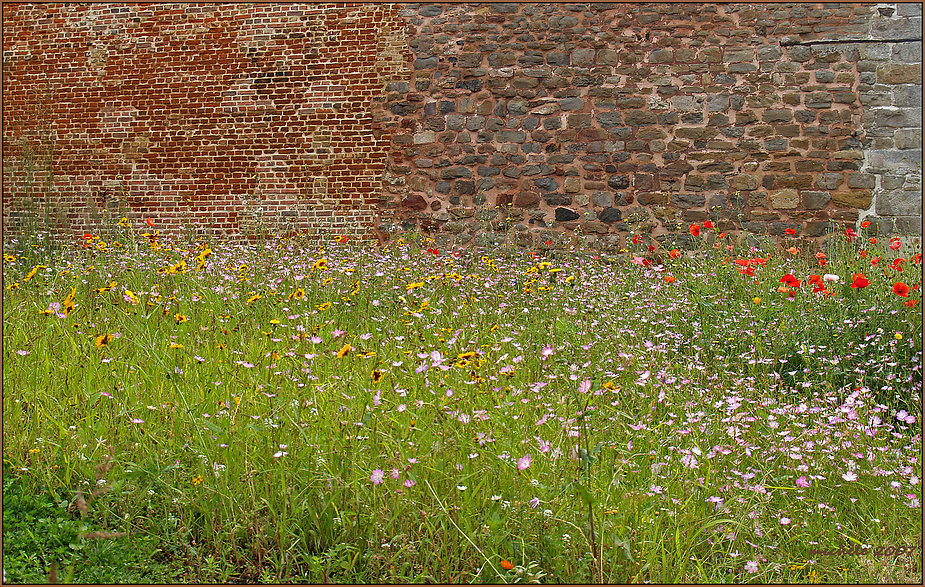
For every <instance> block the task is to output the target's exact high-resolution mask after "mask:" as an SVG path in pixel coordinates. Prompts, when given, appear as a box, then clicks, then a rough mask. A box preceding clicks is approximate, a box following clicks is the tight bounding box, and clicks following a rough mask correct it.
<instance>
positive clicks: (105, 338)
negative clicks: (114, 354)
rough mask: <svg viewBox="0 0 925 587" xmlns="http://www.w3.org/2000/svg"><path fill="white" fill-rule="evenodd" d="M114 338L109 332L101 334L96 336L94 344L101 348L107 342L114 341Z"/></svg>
mask: <svg viewBox="0 0 925 587" xmlns="http://www.w3.org/2000/svg"><path fill="white" fill-rule="evenodd" d="M112 339H113V336H112V335H111V334H108V333H107V334H101V335H99V336H97V337H96V339H95V340H94V341H93V344H95V345H96V348H98V349H101V348H103V347H104V346H106V345H107V344H109V343H110V342H112Z"/></svg>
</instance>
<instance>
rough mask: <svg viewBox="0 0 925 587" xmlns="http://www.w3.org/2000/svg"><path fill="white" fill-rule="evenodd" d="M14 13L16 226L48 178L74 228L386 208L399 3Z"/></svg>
mask: <svg viewBox="0 0 925 587" xmlns="http://www.w3.org/2000/svg"><path fill="white" fill-rule="evenodd" d="M3 21H4V39H3V41H4V45H3V49H4V52H3V74H4V87H3V107H4V108H3V123H4V130H3V146H4V161H3V162H4V178H3V179H4V220H5V223H6V226H7V228H8V229H10V228H12V229H14V230H15V228H16V227H17V225H22V224H23V223H24V222H25V221H26V220H27V219H28V217H29V213H30V211H32V212H34V211H38V212H39V215H40V216H41V215H42V213H43V210H44V208H45V203H44V199H43V197H42V195H43V194H45V193H48V194H50V195H51V206H50V208H51V224H52V228H53V229H65V230H69V231H76V232H82V231H83V230H84V229H93V228H94V227H95V226H97V225H98V223H100V222H102V221H104V220H105V218H106V216H107V212H108V215H109V216H115V217H116V220H118V217H119V216H121V215H123V214H125V215H127V216H128V217H129V218H130V220H131V221H132V222H133V223H134V224H135V225H136V226H137V225H139V224H140V223H141V222H142V219H143V218H146V217H151V218H153V219H155V220H156V221H157V228H158V229H161V230H163V231H165V232H172V233H177V232H182V231H185V230H192V228H193V227H194V226H198V227H199V229H200V230H203V231H208V232H212V233H215V234H227V235H241V234H243V235H253V234H254V233H255V232H257V231H258V229H260V228H261V227H263V228H266V229H271V230H274V231H277V232H279V231H282V232H286V231H290V230H302V231H305V230H315V231H324V232H327V233H333V234H345V233H346V234H349V233H366V232H368V231H369V227H370V225H372V224H373V221H374V217H375V214H376V212H377V207H378V201H379V198H378V196H379V191H380V182H381V177H382V172H383V169H384V166H385V152H386V147H387V144H388V143H387V140H386V139H384V138H383V137H381V136H380V133H377V129H376V126H375V124H374V123H373V118H372V109H373V104H374V103H375V101H376V100H378V99H381V97H382V90H383V88H384V87H385V85H386V84H387V83H388V82H389V81H390V80H391V78H392V77H393V76H396V75H404V73H403V72H404V70H405V69H406V68H407V66H408V64H407V63H406V61H405V57H404V53H403V52H402V48H403V47H404V46H405V41H404V32H405V23H404V21H403V20H401V19H400V18H399V17H398V16H397V11H396V9H395V7H393V6H390V5H386V4H301V5H294V4H276V3H274V4H253V5H249V4H211V3H210V4H153V5H142V4H127V5H121V4H108V3H107V4H4V5H3ZM52 141H53V145H52ZM30 145H31V154H30V153H29V148H30ZM48 154H50V155H51V159H50V161H51V164H50V165H49V163H48V161H49V160H48V159H45V158H44V155H48ZM30 167H31V168H32V172H31V175H30V171H29V168H30ZM48 168H50V169H52V171H53V173H54V177H53V180H52V185H51V186H50V188H48V189H46V186H45V182H44V177H45V173H46V171H47V169H48ZM30 177H31V180H32V181H31V183H32V184H33V185H32V187H31V188H30V187H29V186H28V185H27V184H29V183H30V181H29V180H30ZM30 190H31V194H28V196H29V197H28V198H27V197H26V196H27V193H26V192H28V191H30Z"/></svg>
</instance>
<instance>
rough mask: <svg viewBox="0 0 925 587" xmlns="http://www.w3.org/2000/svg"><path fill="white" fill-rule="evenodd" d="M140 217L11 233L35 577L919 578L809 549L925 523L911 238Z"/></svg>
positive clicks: (21, 458)
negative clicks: (327, 232) (26, 240)
mask: <svg viewBox="0 0 925 587" xmlns="http://www.w3.org/2000/svg"><path fill="white" fill-rule="evenodd" d="M123 225H124V226H115V227H114V229H113V231H112V232H111V233H108V234H107V235H105V236H104V237H102V238H101V237H100V236H99V235H96V236H93V235H88V237H87V238H86V239H81V244H80V245H78V246H77V247H75V248H74V250H73V252H71V251H69V252H68V254H67V255H65V256H63V255H61V254H57V255H49V256H46V255H44V253H43V251H41V250H39V249H36V248H35V247H33V246H24V245H23V244H20V243H17V242H12V243H10V245H8V247H7V254H6V256H5V261H4V269H3V275H4V280H5V282H4V283H5V286H4V292H3V296H4V297H3V323H4V331H3V343H4V344H3V364H4V370H3V383H4V390H5V393H4V395H3V424H4V434H5V438H4V453H3V460H4V570H5V572H6V579H7V581H9V582H14V583H15V582H39V581H42V580H44V579H45V578H47V575H48V573H49V570H50V568H51V565H52V563H56V568H57V574H58V578H59V579H71V580H73V581H75V582H131V581H134V580H136V579H137V580H144V581H155V582H157V581H158V580H164V581H175V582H217V583H226V582H278V583H287V582H350V583H369V582H384V583H390V582H441V583H448V582H454V583H455V582H491V583H512V582H528V581H537V582H561V583H572V582H600V581H603V582H610V583H622V582H643V581H652V582H667V583H680V582H684V583H689V582H696V583H702V582H705V583H714V582H715V583H725V582H754V583H791V582H800V583H806V582H836V583H840V582H904V581H910V582H915V581H921V576H922V568H921V554H920V550H913V551H912V553H911V554H909V553H904V554H895V555H891V556H885V555H875V554H874V553H873V552H872V551H871V552H868V553H866V554H863V555H860V556H859V555H853V554H842V555H831V556H830V555H814V556H811V555H810V551H811V549H816V548H840V547H845V546H850V545H852V544H858V545H868V546H874V547H877V546H894V547H899V546H905V547H912V548H913V549H920V548H921V537H922V534H921V532H922V527H921V484H920V479H921V476H922V465H921V391H922V351H921V349H922V338H921V336H922V334H921V332H922V320H921V313H920V310H921V305H920V303H919V300H920V298H921V282H922V276H921V255H920V254H913V253H914V252H915V251H914V250H913V249H912V246H913V245H910V244H908V243H907V244H902V243H899V242H898V241H897V244H896V245H894V247H895V250H894V249H893V248H888V247H886V246H884V245H885V244H886V243H877V244H873V243H871V242H869V241H868V240H867V239H868V237H869V235H865V234H862V235H861V236H857V237H855V236H852V235H847V236H846V235H844V234H838V235H833V236H832V237H831V239H830V240H829V241H828V242H827V244H826V246H825V254H822V253H821V251H820V250H819V249H816V248H814V247H813V245H812V244H811V243H803V242H799V241H797V240H792V241H787V242H784V243H783V244H781V245H776V246H775V245H767V246H765V247H764V248H755V247H751V248H748V247H746V246H743V245H742V244H741V243H738V242H736V241H733V240H732V238H731V237H729V236H725V235H722V236H721V235H717V234H716V233H715V232H713V231H711V230H708V229H706V228H705V229H704V231H703V233H702V234H701V235H700V236H698V237H695V238H694V239H693V242H694V243H695V248H694V250H692V251H685V252H683V253H678V252H675V253H672V252H671V251H669V250H667V249H662V248H660V247H659V246H658V245H657V243H655V242H652V243H651V249H650V242H649V241H648V239H647V238H645V237H643V236H640V238H639V239H637V241H638V242H636V243H634V244H632V245H630V249H629V250H624V251H622V252H621V253H620V254H618V255H614V256H609V257H608V256H597V255H592V254H565V253H564V251H559V250H548V248H544V250H542V251H534V252H520V253H516V254H510V255H507V256H501V255H495V254H492V253H490V252H486V251H449V250H438V249H437V248H436V246H435V245H434V243H433V242H432V241H429V240H428V239H420V238H415V239H409V240H408V241H407V242H404V241H400V242H398V243H393V244H391V245H389V246H386V247H362V246H353V245H352V244H344V243H341V242H333V243H330V244H328V245H326V246H323V247H320V248H318V247H317V245H316V246H311V245H309V244H306V243H302V242H298V241H296V240H272V241H269V242H267V243H265V244H263V245H262V246H259V247H255V246H246V245H234V244H228V243H224V244H218V243H205V242H201V241H200V242H197V243H194V244H193V245H192V246H181V245H178V244H173V245H172V244H170V243H168V242H165V241H163V240H162V239H159V238H158V237H157V236H155V235H152V234H148V233H145V234H148V236H144V235H142V234H139V233H140V232H141V231H136V230H133V229H132V228H131V227H130V226H128V223H127V222H123ZM145 229H146V230H151V229H150V228H147V227H146V228H145ZM914 246H918V243H915V244H914ZM785 247H786V248H785ZM862 249H863V250H862ZM56 250H57V251H61V250H62V249H60V248H59V249H56ZM816 253H820V254H819V255H817V254H816ZM877 258H879V259H877ZM895 258H904V259H905V261H904V262H899V261H894V259H895ZM874 260H876V264H872V261H874ZM823 264H824V266H820V265H823ZM33 269H35V271H34V272H33V271H32V270H33ZM858 273H862V274H863V275H864V276H865V278H864V279H865V280H867V281H868V285H866V286H865V287H852V284H854V285H855V286H857V285H861V284H862V283H863V282H862V281H860V280H859V279H858V278H857V277H856V274H858ZM826 274H828V275H831V276H835V277H836V278H837V280H832V278H831V277H827V279H825V280H824V279H822V276H823V275H826ZM786 275H791V276H793V278H792V279H788V278H786V277H785V276H786ZM812 275H818V276H819V277H818V278H812V277H811V276H812ZM796 280H799V282H800V283H799V284H797V283H796ZM899 282H902V283H904V284H906V285H908V286H909V292H905V290H904V289H903V288H901V287H899V286H896V287H895V291H898V292H900V293H906V295H905V296H900V295H898V294H897V293H894V284H896V283H899ZM788 283H789V285H788ZM813 289H817V291H815V292H813ZM71 292H73V294H71ZM913 304H914V305H913ZM69 308H70V309H69ZM10 504H13V506H12V507H11V506H10ZM37 520H38V521H37ZM123 533H124V534H123ZM88 536H90V537H89V538H88ZM93 536H98V537H97V538H93Z"/></svg>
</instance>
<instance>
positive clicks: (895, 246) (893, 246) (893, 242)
mask: <svg viewBox="0 0 925 587" xmlns="http://www.w3.org/2000/svg"><path fill="white" fill-rule="evenodd" d="M901 246H903V242H902V241H901V240H899V239H898V238H891V239H890V250H893V251H898V250H899V247H901Z"/></svg>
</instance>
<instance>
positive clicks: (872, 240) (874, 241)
mask: <svg viewBox="0 0 925 587" xmlns="http://www.w3.org/2000/svg"><path fill="white" fill-rule="evenodd" d="M867 242H869V243H870V244H872V245H875V244H877V239H875V238H874V237H870V238H869V239H867Z"/></svg>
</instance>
